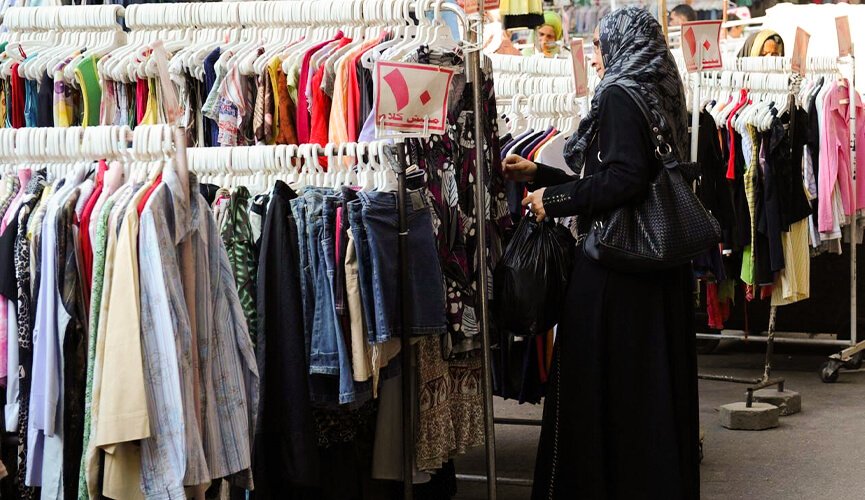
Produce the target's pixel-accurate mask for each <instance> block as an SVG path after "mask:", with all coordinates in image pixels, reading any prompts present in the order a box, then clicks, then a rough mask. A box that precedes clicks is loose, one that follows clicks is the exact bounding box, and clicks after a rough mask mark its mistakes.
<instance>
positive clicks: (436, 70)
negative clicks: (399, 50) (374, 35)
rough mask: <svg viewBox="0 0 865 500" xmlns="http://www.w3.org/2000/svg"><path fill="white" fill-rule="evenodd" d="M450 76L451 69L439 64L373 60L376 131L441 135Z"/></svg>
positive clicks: (445, 117) (445, 118)
mask: <svg viewBox="0 0 865 500" xmlns="http://www.w3.org/2000/svg"><path fill="white" fill-rule="evenodd" d="M453 75H454V72H453V70H451V69H447V68H442V67H440V66H432V65H428V64H408V63H399V62H389V61H379V62H377V63H376V65H375V82H376V84H375V89H376V91H375V93H376V96H375V113H376V116H375V126H376V131H378V132H397V133H400V132H401V133H411V134H417V133H421V134H443V133H444V132H445V129H446V127H447V109H448V107H447V106H448V89H450V83H451V79H453Z"/></svg>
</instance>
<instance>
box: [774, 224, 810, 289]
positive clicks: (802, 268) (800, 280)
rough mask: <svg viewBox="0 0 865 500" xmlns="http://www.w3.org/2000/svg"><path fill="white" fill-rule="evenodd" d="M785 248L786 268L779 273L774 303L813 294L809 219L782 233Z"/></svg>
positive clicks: (782, 242) (793, 225)
mask: <svg viewBox="0 0 865 500" xmlns="http://www.w3.org/2000/svg"><path fill="white" fill-rule="evenodd" d="M781 245H782V246H783V248H784V269H782V270H781V272H779V273H778V278H777V279H776V280H775V287H774V288H773V289H772V305H773V306H785V305H787V304H792V303H794V302H799V301H800V300H805V299H807V298H808V297H809V296H810V295H811V252H810V249H809V247H808V219H803V220H800V221H799V222H796V223H794V224H792V225H791V226H790V231H788V232H786V233H784V232H782V233H781Z"/></svg>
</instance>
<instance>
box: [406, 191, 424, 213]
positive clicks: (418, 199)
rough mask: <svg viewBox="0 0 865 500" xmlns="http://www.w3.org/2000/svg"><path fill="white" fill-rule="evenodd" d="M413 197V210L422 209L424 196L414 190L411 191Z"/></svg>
mask: <svg viewBox="0 0 865 500" xmlns="http://www.w3.org/2000/svg"><path fill="white" fill-rule="evenodd" d="M409 196H410V197H411V209H412V210H420V209H422V208H423V207H424V202H423V196H421V194H420V192H418V191H412V192H411V193H409Z"/></svg>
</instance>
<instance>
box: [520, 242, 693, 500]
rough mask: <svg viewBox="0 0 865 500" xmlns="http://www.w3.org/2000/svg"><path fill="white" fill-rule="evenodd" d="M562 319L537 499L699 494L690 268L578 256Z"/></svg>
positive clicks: (543, 433)
mask: <svg viewBox="0 0 865 500" xmlns="http://www.w3.org/2000/svg"><path fill="white" fill-rule="evenodd" d="M567 304H568V307H567V308H566V309H565V311H564V313H563V314H564V315H563V318H562V321H561V322H560V324H559V328H558V332H557V336H556V346H555V352H554V358H553V359H554V361H553V368H552V372H551V376H550V386H549V389H548V391H547V399H546V403H545V407H544V417H543V427H542V430H541V438H540V445H539V449H538V456H537V463H536V467H535V478H534V488H533V490H532V498H533V499H629V500H634V499H664V500H676V499H696V498H699V496H700V479H699V451H698V447H699V418H698V404H697V378H696V376H697V374H696V371H697V369H696V352H695V335H694V334H695V332H694V295H693V278H692V273H691V269H690V267H689V266H687V267H679V268H675V269H671V270H667V271H663V272H652V273H640V274H628V273H620V272H616V271H612V270H609V269H606V268H604V267H602V266H601V265H600V264H598V263H597V262H595V261H592V260H591V259H589V258H588V257H585V256H584V255H583V252H582V248H578V249H577V259H576V262H575V264H574V270H573V274H572V276H571V285H570V288H569V291H568V301H567Z"/></svg>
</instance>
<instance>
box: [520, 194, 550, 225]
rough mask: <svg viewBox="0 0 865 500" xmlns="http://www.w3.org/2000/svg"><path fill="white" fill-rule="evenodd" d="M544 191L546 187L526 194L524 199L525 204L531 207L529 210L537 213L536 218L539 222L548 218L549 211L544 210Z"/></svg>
mask: <svg viewBox="0 0 865 500" xmlns="http://www.w3.org/2000/svg"><path fill="white" fill-rule="evenodd" d="M544 191H546V188H541V189H538V190H537V191H532V192H531V193H529V195H528V196H526V199H524V200H523V206H524V207H525V206H528V207H529V210H531V211H532V213H533V214H535V218H537V220H538V222H541V221H542V220H544V219H546V218H547V212H546V211H545V210H544Z"/></svg>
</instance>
